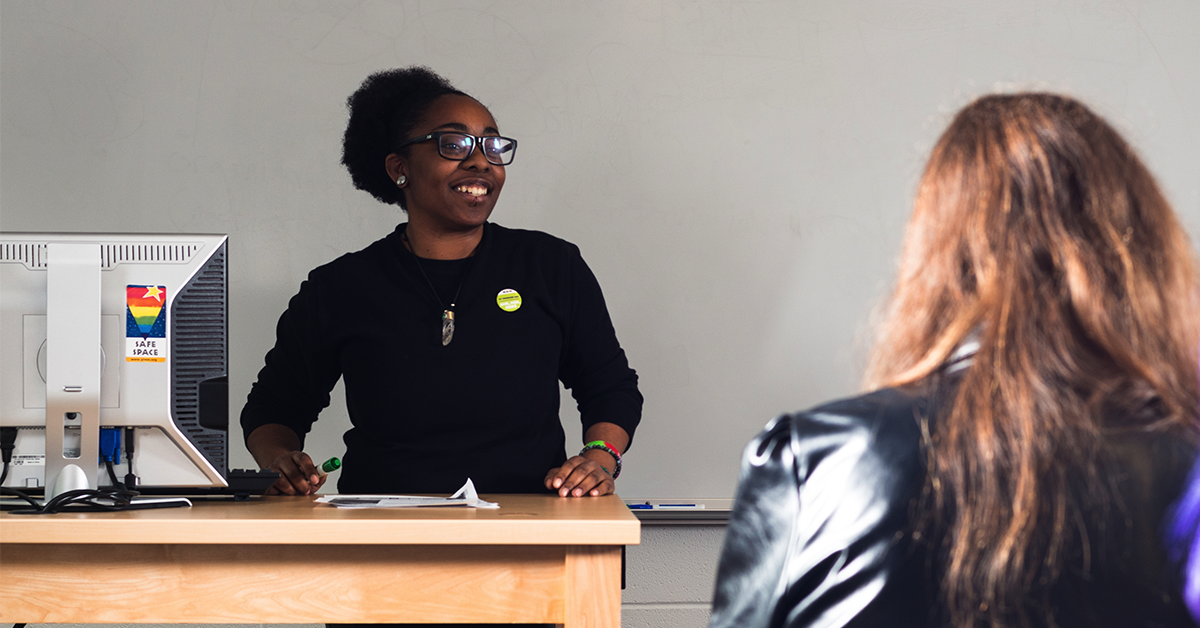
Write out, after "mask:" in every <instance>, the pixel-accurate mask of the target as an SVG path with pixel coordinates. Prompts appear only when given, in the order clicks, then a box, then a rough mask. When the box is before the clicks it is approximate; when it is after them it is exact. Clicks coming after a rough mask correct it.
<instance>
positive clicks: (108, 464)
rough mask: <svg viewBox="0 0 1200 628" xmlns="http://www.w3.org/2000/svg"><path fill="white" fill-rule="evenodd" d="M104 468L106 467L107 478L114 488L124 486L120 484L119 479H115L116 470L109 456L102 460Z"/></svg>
mask: <svg viewBox="0 0 1200 628" xmlns="http://www.w3.org/2000/svg"><path fill="white" fill-rule="evenodd" d="M104 468H105V469H108V479H109V480H111V481H112V485H113V487H114V488H118V489H119V488H124V487H125V485H124V484H121V481H120V480H118V479H117V470H116V469H114V468H113V462H112V459H111V458H108V459H105V460H104Z"/></svg>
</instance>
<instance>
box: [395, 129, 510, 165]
mask: <svg viewBox="0 0 1200 628" xmlns="http://www.w3.org/2000/svg"><path fill="white" fill-rule="evenodd" d="M429 140H437V148H438V154H439V155H441V156H442V157H444V158H446V159H449V160H451V161H466V160H467V158H469V157H470V156H471V153H473V152H475V144H479V145H480V146H482V147H483V157H484V159H487V160H488V163H490V164H493V165H496V166H507V165H508V164H511V163H512V161H513V157H514V156H515V155H516V154H517V140H514V139H512V138H511V137H500V136H498V135H489V136H486V137H479V136H477V135H471V134H470V133H462V132H459V131H434V132H433V133H430V134H429V135H422V136H421V137H414V138H412V139H411V140H408V141H405V142H402V143H401V144H400V145H399V146H397V147H396V150H400V149H401V148H404V147H405V146H408V145H409V144H418V143H420V142H427V141H429Z"/></svg>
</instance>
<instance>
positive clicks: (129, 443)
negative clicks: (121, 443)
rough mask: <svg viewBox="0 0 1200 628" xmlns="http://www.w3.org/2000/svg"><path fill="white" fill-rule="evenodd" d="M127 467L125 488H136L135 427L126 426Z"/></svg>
mask: <svg viewBox="0 0 1200 628" xmlns="http://www.w3.org/2000/svg"><path fill="white" fill-rule="evenodd" d="M125 467H126V468H127V469H128V472H127V473H126V474H125V488H127V489H129V490H131V491H132V490H136V488H135V487H136V486H137V476H136V475H134V474H133V428H132V427H127V428H125Z"/></svg>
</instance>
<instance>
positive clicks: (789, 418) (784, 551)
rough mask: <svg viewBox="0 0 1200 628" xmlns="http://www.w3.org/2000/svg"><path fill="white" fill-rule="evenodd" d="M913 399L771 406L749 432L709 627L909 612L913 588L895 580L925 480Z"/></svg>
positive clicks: (885, 396) (881, 396) (892, 394)
mask: <svg viewBox="0 0 1200 628" xmlns="http://www.w3.org/2000/svg"><path fill="white" fill-rule="evenodd" d="M924 403H925V400H924V399H923V398H922V397H920V396H918V395H916V394H914V393H912V392H909V391H904V390H897V389H888V390H881V391H876V392H873V393H869V394H866V395H861V396H858V397H852V398H848V399H842V400H838V401H834V402H830V403H826V404H823V405H820V406H817V407H815V408H812V409H810V410H806V411H803V412H797V413H793V414H787V415H782V416H780V417H778V418H776V419H775V420H773V421H772V422H771V423H770V424H768V425H767V427H766V429H764V430H763V432H762V433H760V434H759V435H758V437H756V438H755V439H754V440H752V441H751V442H750V444H749V445H748V446H747V448H746V452H745V456H744V458H743V461H742V472H741V479H740V481H739V484H738V493H737V497H736V499H735V504H734V511H733V513H731V516H730V524H729V529H728V533H727V535H726V540H725V546H724V549H723V551H722V555H721V561H720V563H719V565H718V578H717V588H716V592H715V594H714V602H713V622H712V624H711V626H712V627H714V628H715V627H725V626H728V627H730V628H732V627H733V626H747V627H749V626H789V627H790V626H808V625H823V626H825V625H827V626H843V625H848V624H847V623H846V622H847V621H849V620H851V619H852V618H855V617H859V618H861V617H863V616H864V615H866V614H875V613H879V612H887V613H891V612H900V613H902V614H905V613H910V612H914V608H913V607H914V606H916V605H918V600H919V598H920V595H919V594H914V592H911V591H905V592H903V593H900V592H899V590H898V589H899V588H902V587H903V586H904V585H898V583H899V582H900V581H902V580H904V579H905V578H904V576H905V574H903V573H901V572H902V571H903V570H904V569H905V566H906V565H907V563H906V561H907V560H908V559H909V557H910V553H909V551H908V550H907V544H906V542H905V541H904V539H905V538H906V533H907V532H908V530H909V528H910V526H911V522H910V511H911V506H912V503H913V500H914V499H915V498H916V497H918V496H919V494H920V490H921V486H922V484H923V482H924V464H923V462H922V460H921V439H920V435H921V428H920V415H921V413H922V412H923V410H922V409H923V407H924ZM850 582H854V583H856V584H855V585H854V586H846V583H850ZM884 609H886V610H884ZM915 612H916V613H917V616H918V617H920V616H922V613H920V612H919V611H915ZM896 625H906V624H903V623H900V624H896ZM914 625H915V624H914Z"/></svg>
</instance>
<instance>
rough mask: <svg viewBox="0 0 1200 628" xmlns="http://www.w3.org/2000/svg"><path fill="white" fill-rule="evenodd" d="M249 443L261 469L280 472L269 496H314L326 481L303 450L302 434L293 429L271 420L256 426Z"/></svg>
mask: <svg viewBox="0 0 1200 628" xmlns="http://www.w3.org/2000/svg"><path fill="white" fill-rule="evenodd" d="M246 446H247V448H249V449H250V454H251V455H253V456H254V461H255V462H257V463H258V466H259V468H261V469H270V470H272V471H274V472H276V473H278V474H279V479H278V480H275V483H274V484H272V485H271V488H268V489H267V493H266V494H267V495H312V494H313V493H315V492H317V489H319V488H321V485H322V484H324V483H325V477H326V476H322V475H321V474H319V473H317V467H316V466H315V465H313V461H312V458H309V457H308V454H306V453H304V452H303V451H300V448H301V447H303V445H301V443H300V437H299V436H297V435H296V432H294V431H293V430H292V428H290V427H288V426H286V425H280V424H278V423H268V424H266V425H260V426H259V427H256V428H254V431H253V432H250V435H249V436H247V437H246Z"/></svg>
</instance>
